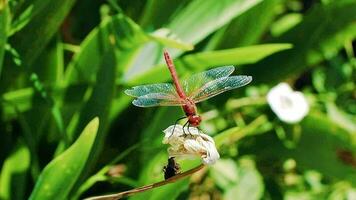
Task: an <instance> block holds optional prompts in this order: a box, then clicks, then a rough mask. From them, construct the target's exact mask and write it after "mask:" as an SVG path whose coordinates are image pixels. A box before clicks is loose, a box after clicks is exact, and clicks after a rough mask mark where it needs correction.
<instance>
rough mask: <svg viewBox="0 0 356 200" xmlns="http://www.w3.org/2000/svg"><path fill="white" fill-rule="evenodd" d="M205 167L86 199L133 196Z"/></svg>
mask: <svg viewBox="0 0 356 200" xmlns="http://www.w3.org/2000/svg"><path fill="white" fill-rule="evenodd" d="M203 167H204V165H203V164H201V165H199V166H197V167H195V168H193V169H190V170H188V171H186V172H183V173H181V174H177V175H175V176H173V177H171V178H169V179H167V180H164V181H160V182H157V183H152V184H149V185H145V186H142V187H138V188H135V189H132V190H127V191H124V192H120V193H116V194H109V195H101V196H95V197H89V198H86V199H84V200H116V199H120V198H123V197H128V196H131V195H134V194H136V193H140V192H144V191H147V190H151V189H154V188H156V187H160V186H163V185H166V184H168V183H174V182H176V181H178V180H180V179H182V178H185V177H187V176H190V175H192V174H193V173H195V172H197V171H199V170H201V169H202V168H203Z"/></svg>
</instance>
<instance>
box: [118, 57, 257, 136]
mask: <svg viewBox="0 0 356 200" xmlns="http://www.w3.org/2000/svg"><path fill="white" fill-rule="evenodd" d="M163 54H164V59H165V61H166V64H167V66H168V69H169V72H170V74H171V77H172V80H173V84H171V83H156V84H149V85H140V86H134V87H132V88H131V89H127V90H125V93H126V94H127V95H129V96H132V97H135V98H136V99H134V100H133V102H132V104H133V105H135V106H138V107H154V106H181V107H182V109H183V111H184V113H185V116H184V117H183V118H180V119H178V120H181V119H184V118H187V119H188V120H187V122H186V123H185V124H184V126H183V127H186V125H188V130H189V127H190V126H193V127H198V126H199V125H200V123H201V121H202V118H201V116H200V115H199V114H198V112H197V106H196V103H199V102H201V101H205V100H207V99H209V98H211V97H214V96H216V95H218V94H221V93H223V92H226V91H229V90H232V89H235V88H239V87H242V86H245V85H247V84H249V83H250V82H251V81H252V77H251V76H246V75H240V76H230V75H231V74H232V73H233V72H234V70H235V67H234V66H223V67H217V68H213V69H210V70H207V71H204V72H200V73H197V74H193V75H192V76H190V77H188V78H186V79H182V81H180V80H179V78H178V75H177V72H176V68H175V66H174V63H173V60H172V59H171V57H170V55H169V53H168V52H167V51H166V50H164V53H163ZM178 120H177V121H176V124H177V122H178ZM183 130H184V128H183Z"/></svg>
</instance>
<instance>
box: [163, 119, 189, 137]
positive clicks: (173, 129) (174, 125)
mask: <svg viewBox="0 0 356 200" xmlns="http://www.w3.org/2000/svg"><path fill="white" fill-rule="evenodd" d="M185 118H187V117H186V116H184V117H180V118H179V119H177V120H176V122H175V123H174V127H173V131H172V133H171V135H170V136H169V137H168V138H170V137H171V136H172V135H173V134H174V130H175V129H176V125H177V124H178V122H179V121H180V120H182V119H185ZM183 132H184V127H183Z"/></svg>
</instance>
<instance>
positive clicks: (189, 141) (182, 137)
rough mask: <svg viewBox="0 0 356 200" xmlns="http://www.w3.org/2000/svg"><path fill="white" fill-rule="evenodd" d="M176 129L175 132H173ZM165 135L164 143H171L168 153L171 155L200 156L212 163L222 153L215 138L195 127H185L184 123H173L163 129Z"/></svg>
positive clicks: (206, 162)
mask: <svg viewBox="0 0 356 200" xmlns="http://www.w3.org/2000/svg"><path fill="white" fill-rule="evenodd" d="M173 129H174V132H173ZM163 132H164V133H165V136H164V138H163V141H162V142H163V144H170V145H171V146H170V147H169V148H168V153H169V156H170V157H181V156H200V157H201V158H202V160H203V163H204V164H207V165H211V164H214V163H215V162H216V160H217V159H219V158H220V155H219V153H218V151H217V150H216V147H215V142H214V140H213V138H211V137H210V136H209V135H206V134H204V133H202V132H200V133H199V130H198V129H197V128H195V127H189V132H188V128H185V129H184V132H185V133H186V134H184V132H183V126H182V125H179V124H177V125H175V128H174V125H171V126H169V127H168V128H167V129H166V130H164V131H163Z"/></svg>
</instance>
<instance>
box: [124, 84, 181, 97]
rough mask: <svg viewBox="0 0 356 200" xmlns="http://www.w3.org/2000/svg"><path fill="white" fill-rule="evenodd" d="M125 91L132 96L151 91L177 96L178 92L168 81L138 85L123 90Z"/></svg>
mask: <svg viewBox="0 0 356 200" xmlns="http://www.w3.org/2000/svg"><path fill="white" fill-rule="evenodd" d="M125 93H126V94H127V95H129V96H132V97H140V96H144V95H147V94H151V93H160V94H161V95H163V94H167V95H169V96H177V97H178V94H177V92H176V91H175V89H174V86H173V85H172V84H170V83H156V84H150V85H139V86H135V87H132V88H131V89H127V90H125Z"/></svg>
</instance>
